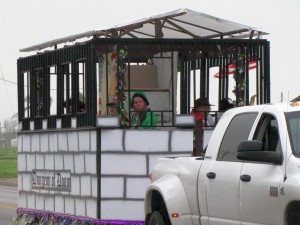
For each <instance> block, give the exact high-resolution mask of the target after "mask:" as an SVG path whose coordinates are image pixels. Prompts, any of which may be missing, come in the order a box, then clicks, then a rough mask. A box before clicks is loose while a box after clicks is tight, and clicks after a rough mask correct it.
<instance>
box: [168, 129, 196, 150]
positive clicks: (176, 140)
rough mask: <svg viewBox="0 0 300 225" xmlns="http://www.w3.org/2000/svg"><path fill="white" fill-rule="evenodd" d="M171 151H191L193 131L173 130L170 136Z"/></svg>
mask: <svg viewBox="0 0 300 225" xmlns="http://www.w3.org/2000/svg"><path fill="white" fill-rule="evenodd" d="M171 151H172V152H178V151H180V152H184V151H186V152H193V131H192V130H185V131H181V130H178V131H173V132H172V137H171Z"/></svg>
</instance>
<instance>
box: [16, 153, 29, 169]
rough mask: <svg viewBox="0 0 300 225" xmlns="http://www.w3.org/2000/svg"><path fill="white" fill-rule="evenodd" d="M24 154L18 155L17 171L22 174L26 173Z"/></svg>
mask: <svg viewBox="0 0 300 225" xmlns="http://www.w3.org/2000/svg"><path fill="white" fill-rule="evenodd" d="M26 163H27V159H26V154H18V171H19V172H23V171H26Z"/></svg>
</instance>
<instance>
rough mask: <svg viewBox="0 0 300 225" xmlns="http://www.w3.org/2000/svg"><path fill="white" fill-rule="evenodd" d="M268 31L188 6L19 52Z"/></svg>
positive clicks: (221, 36)
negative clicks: (80, 43)
mask: <svg viewBox="0 0 300 225" xmlns="http://www.w3.org/2000/svg"><path fill="white" fill-rule="evenodd" d="M266 34H268V33H266V32H264V31H262V30H260V29H258V28H254V27H250V26H246V25H243V24H239V23H235V22H232V21H228V20H224V19H220V18H218V17H214V16H210V15H207V14H205V13H200V12H196V11H193V10H190V9H186V8H183V9H177V10H174V11H170V12H166V13H161V14H158V15H155V16H151V17H146V18H142V19H139V20H135V21H132V22H130V23H125V24H121V25H117V26H111V27H105V28H102V29H99V30H92V31H88V32H85V33H80V34H75V35H71V36H68V37H64V38H59V39H55V40H52V41H48V42H45V43H42V44H38V45H34V46H31V47H28V48H24V49H21V50H20V51H21V52H29V51H37V50H42V49H45V48H48V47H53V46H57V45H59V44H64V43H67V42H73V41H76V40H78V39H82V38H90V37H99V38H178V39H181V38H187V39H193V38H194V39H214V38H224V39H228V38H229V39H231V38H253V37H255V36H260V35H266Z"/></svg>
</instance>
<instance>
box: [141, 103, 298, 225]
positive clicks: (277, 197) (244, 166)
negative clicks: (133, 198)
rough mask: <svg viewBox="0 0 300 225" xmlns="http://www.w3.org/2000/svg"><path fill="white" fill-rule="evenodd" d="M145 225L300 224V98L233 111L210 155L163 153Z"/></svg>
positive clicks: (225, 117) (219, 130) (220, 125)
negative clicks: (166, 154)
mask: <svg viewBox="0 0 300 225" xmlns="http://www.w3.org/2000/svg"><path fill="white" fill-rule="evenodd" d="M145 214H146V225H200V224H201V225H221V224H222V225H224V224H228V225H229V224H230V225H233V224H241V225H246V224H247V225H255V224H256V225H257V224H273V225H275V224H276V225H283V224H285V225H297V224H300V102H289V103H285V104H281V103H280V104H276V105H272V104H268V105H258V106H246V107H239V108H235V109H231V110H229V111H227V112H226V113H225V114H224V115H223V116H222V118H221V119H220V121H219V123H218V125H217V126H216V128H215V130H214V132H213V134H212V136H211V139H210V141H209V143H208V146H207V150H206V153H205V156H204V157H177V158H175V157H174V158H171V157H170V158H161V159H159V161H158V163H157V164H156V165H155V168H154V170H153V173H152V182H151V185H150V186H149V187H148V188H147V191H146V196H145Z"/></svg>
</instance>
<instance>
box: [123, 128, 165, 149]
mask: <svg viewBox="0 0 300 225" xmlns="http://www.w3.org/2000/svg"><path fill="white" fill-rule="evenodd" d="M125 149H126V151H138V152H160V151H168V149H169V131H151V130H149V131H148V130H126V132H125Z"/></svg>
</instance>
